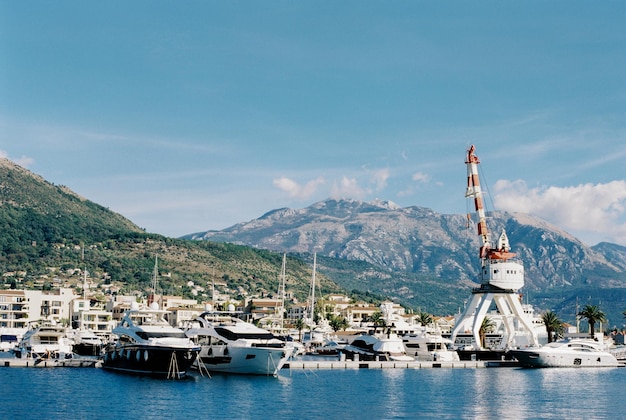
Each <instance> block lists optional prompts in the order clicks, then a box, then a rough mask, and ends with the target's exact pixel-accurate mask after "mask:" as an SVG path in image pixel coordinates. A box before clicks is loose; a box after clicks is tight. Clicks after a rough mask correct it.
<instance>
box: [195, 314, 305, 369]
mask: <svg viewBox="0 0 626 420" xmlns="http://www.w3.org/2000/svg"><path fill="white" fill-rule="evenodd" d="M233 315H234V313H228V312H226V313H224V312H222V313H220V312H204V313H202V314H201V315H200V316H198V317H197V318H196V319H195V321H193V323H192V324H191V326H190V328H189V329H188V330H187V331H186V334H187V336H188V337H190V338H191V339H192V340H193V342H194V343H195V344H196V345H198V346H200V348H201V350H200V355H199V356H198V360H197V362H196V363H195V364H194V368H197V369H198V370H200V371H202V370H203V369H205V368H206V370H208V371H209V372H219V373H237V374H249V375H274V376H276V375H278V372H279V371H280V369H281V368H282V367H283V365H284V364H285V362H286V361H287V359H288V358H289V357H290V356H291V355H292V354H293V351H294V350H293V347H288V346H287V345H286V343H285V341H283V340H280V339H278V338H277V337H276V336H274V335H273V334H272V333H271V332H269V331H267V330H265V329H263V328H259V327H257V326H255V325H253V324H251V323H249V322H245V321H243V320H242V319H239V318H237V317H235V316H233Z"/></svg>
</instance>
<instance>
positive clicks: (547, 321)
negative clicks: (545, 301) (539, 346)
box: [541, 311, 563, 343]
mask: <svg viewBox="0 0 626 420" xmlns="http://www.w3.org/2000/svg"><path fill="white" fill-rule="evenodd" d="M541 320H542V321H543V325H545V327H546V332H547V333H548V343H551V342H552V341H556V336H558V335H560V334H561V333H562V332H563V322H562V321H561V320H560V319H559V318H558V317H557V316H556V314H555V313H554V312H552V311H548V312H546V313H544V314H543V315H542V316H541ZM553 338H554V340H553Z"/></svg>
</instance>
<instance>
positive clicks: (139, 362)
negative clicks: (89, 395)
mask: <svg viewBox="0 0 626 420" xmlns="http://www.w3.org/2000/svg"><path fill="white" fill-rule="evenodd" d="M199 351H200V348H184V347H168V346H149V345H139V344H135V345H126V346H116V347H111V348H109V349H107V350H106V351H105V353H104V356H103V362H102V368H103V369H108V370H113V371H117V372H125V373H132V374H138V375H147V376H155V377H165V378H179V377H183V376H185V375H186V374H187V371H188V370H189V368H190V367H191V365H192V364H193V362H194V361H195V360H196V357H197V355H198V352H199Z"/></svg>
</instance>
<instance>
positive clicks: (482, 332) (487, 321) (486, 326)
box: [478, 316, 496, 348]
mask: <svg viewBox="0 0 626 420" xmlns="http://www.w3.org/2000/svg"><path fill="white" fill-rule="evenodd" d="M495 327H496V323H495V322H494V321H493V320H492V319H491V318H489V317H488V316H486V317H484V318H483V322H482V323H481V324H480V329H479V330H478V335H479V337H480V347H482V348H485V347H486V344H487V343H485V336H486V335H487V334H488V333H490V332H493V330H494V328H495Z"/></svg>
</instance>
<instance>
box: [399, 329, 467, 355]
mask: <svg viewBox="0 0 626 420" xmlns="http://www.w3.org/2000/svg"><path fill="white" fill-rule="evenodd" d="M402 343H403V344H404V348H405V350H406V354H408V355H409V356H413V357H414V358H415V359H416V360H421V361H433V362H454V361H458V360H459V355H458V353H457V352H456V351H454V350H450V349H449V346H451V345H452V341H451V340H449V339H447V338H444V337H442V336H441V334H431V333H429V332H427V331H422V332H421V333H418V334H406V335H403V336H402Z"/></svg>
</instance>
